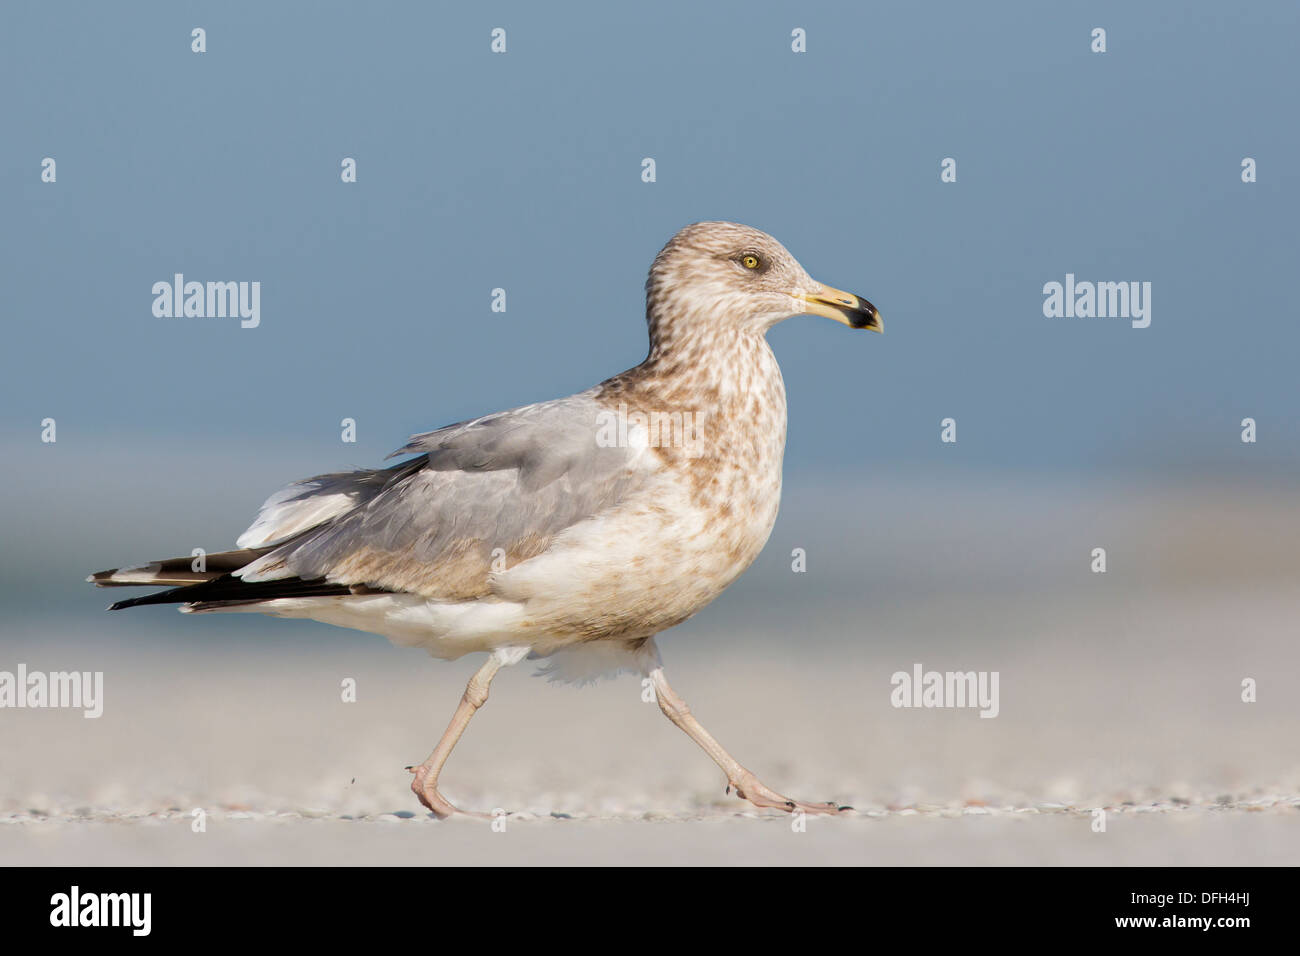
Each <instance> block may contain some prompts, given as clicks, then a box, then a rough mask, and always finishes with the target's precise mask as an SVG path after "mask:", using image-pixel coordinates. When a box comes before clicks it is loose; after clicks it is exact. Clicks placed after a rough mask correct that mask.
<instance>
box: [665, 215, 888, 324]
mask: <svg viewBox="0 0 1300 956" xmlns="http://www.w3.org/2000/svg"><path fill="white" fill-rule="evenodd" d="M805 312H812V313H814V314H816V315H823V316H826V317H827V318H830V319H834V320H835V321H836V322H842V323H843V324H844V325H847V326H848V327H849V328H853V329H871V330H872V331H874V332H880V331H882V330H883V328H884V326H883V325H882V323H881V321H880V313H879V312H877V311H876V307H875V306H873V305H872V304H871V303H870V302H868V301H867V300H866V299H863V298H861V297H859V296H856V295H854V294H853V293H851V292H842V291H840V290H839V289H835V288H832V287H831V286H828V285H825V284H823V283H821V282H818V281H817V280H816V279H814V278H813V277H812V276H810V275H809V274H808V273H807V272H806V271H805V270H804V267H803V266H801V265H800V264H799V261H798V260H797V259H795V257H794V256H792V255H790V253H789V252H788V251H787V250H786V248H785V246H783V245H781V243H779V242H777V241H776V240H775V239H773V238H772V237H771V236H769V235H768V234H767V233H765V232H762V231H761V230H758V229H754V228H752V227H750V226H742V225H740V224H739V223H734V222H697V223H693V224H692V225H689V226H687V227H686V228H685V229H683V230H681V232H679V233H677V235H675V236H673V237H672V239H670V240H669V241H668V244H667V245H666V246H664V247H663V249H661V250H660V252H659V255H657V256H656V257H655V261H654V265H653V266H651V267H650V278H649V279H647V280H646V318H647V321H648V322H649V324H650V334H651V338H652V339H662V338H664V337H676V336H678V335H682V334H689V333H690V332H691V331H697V332H698V331H702V330H704V329H709V328H720V327H726V326H731V327H739V328H741V329H744V330H751V331H756V332H758V333H759V334H762V333H764V332H766V331H767V330H768V329H770V328H771V327H772V326H774V325H776V323H778V322H780V321H781V320H782V319H787V318H789V317H790V316H792V315H800V314H802V313H805Z"/></svg>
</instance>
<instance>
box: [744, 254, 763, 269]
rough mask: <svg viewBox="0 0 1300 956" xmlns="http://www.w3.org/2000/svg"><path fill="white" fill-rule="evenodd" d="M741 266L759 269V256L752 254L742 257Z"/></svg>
mask: <svg viewBox="0 0 1300 956" xmlns="http://www.w3.org/2000/svg"><path fill="white" fill-rule="evenodd" d="M740 264H741V265H742V266H744V267H745V268H746V269H757V268H758V267H759V265H760V263H759V260H758V256H756V255H754V254H753V253H752V252H751V253H748V254H746V255H743V256H741V257H740Z"/></svg>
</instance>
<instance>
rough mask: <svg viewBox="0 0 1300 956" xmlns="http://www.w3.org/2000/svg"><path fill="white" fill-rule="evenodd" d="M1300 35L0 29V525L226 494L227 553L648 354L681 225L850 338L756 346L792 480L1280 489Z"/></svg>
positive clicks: (948, 17) (487, 17)
mask: <svg viewBox="0 0 1300 956" xmlns="http://www.w3.org/2000/svg"><path fill="white" fill-rule="evenodd" d="M1297 9H1298V8H1297V7H1295V5H1293V4H1251V5H1245V6H1238V7H1233V8H1222V7H1216V6H1213V5H1210V4H1202V3H1178V4H1174V3H1153V4H1140V5H1139V4H1118V3H1115V4H1105V3H1101V4H1097V3H1089V4H1041V3H1021V4H999V5H998V7H997V9H987V8H985V7H984V6H982V5H975V4H966V3H925V4H920V3H901V2H900V3H873V4H810V5H809V4H773V3H761V2H759V3H716V4H697V3H671V2H669V3H658V2H657V3H655V4H650V5H636V6H633V5H626V6H617V7H616V6H614V5H604V6H600V7H597V6H594V5H592V6H591V7H590V8H583V7H580V6H572V7H570V6H564V5H558V6H557V5H538V4H533V3H521V4H488V5H480V6H476V7H473V8H464V9H444V8H443V6H442V5H433V4H374V5H331V4H323V3H311V4H305V3H304V4H261V3H257V4H254V3H234V4H227V3H222V4H186V5H178V4H171V3H153V4H148V3H145V4H130V5H105V4H100V3H84V4H73V3H67V4H36V3H24V4H6V5H5V6H4V9H3V11H0V26H2V28H0V79H2V80H3V85H4V89H5V90H6V91H7V93H6V95H5V96H4V97H3V99H2V100H0V128H3V130H4V134H5V135H4V138H3V143H2V145H0V221H3V222H4V224H5V228H4V229H3V230H0V261H3V263H4V289H5V309H4V336H5V348H4V349H3V353H2V355H3V357H0V388H3V390H4V402H3V414H2V415H0V447H3V448H4V449H5V460H6V464H7V465H8V466H9V469H10V481H11V489H15V491H14V493H13V494H11V495H10V496H9V499H8V500H7V502H6V506H5V507H6V511H7V514H6V515H5V518H6V521H5V523H6V525H7V526H9V527H10V528H11V529H12V528H13V527H16V526H21V527H23V528H27V529H28V532H29V533H33V534H34V533H35V532H33V531H31V528H32V526H31V524H30V522H31V521H33V520H35V519H34V518H33V516H40V515H58V514H61V513H63V512H65V511H66V510H67V509H68V507H69V505H68V502H69V501H70V500H71V499H72V498H77V499H78V500H79V505H78V507H82V508H83V509H85V510H86V511H87V512H90V513H94V512H95V508H96V507H100V506H99V505H97V498H102V499H103V501H102V507H100V510H101V511H110V510H111V511H114V512H115V513H117V514H118V517H117V518H114V519H113V520H114V521H120V522H123V523H130V521H132V520H135V521H137V522H139V521H140V520H141V519H142V518H143V517H144V516H145V515H147V514H149V509H150V506H151V504H152V503H153V502H156V501H158V500H159V498H158V496H159V495H160V494H162V493H163V492H162V491H161V490H160V489H161V488H162V487H163V483H162V481H161V479H159V480H157V481H151V480H150V479H149V478H148V477H147V476H146V477H140V476H139V474H138V469H139V468H140V467H141V466H142V465H143V464H145V463H151V466H152V467H158V464H157V463H158V462H160V461H166V460H169V459H174V460H175V462H176V465H175V466H174V468H173V469H172V471H167V472H166V474H167V480H168V481H172V482H174V480H175V477H176V474H178V473H179V474H181V475H183V476H185V480H186V482H187V484H186V485H185V486H184V487H181V488H175V486H174V484H172V485H168V486H167V487H168V488H170V489H172V491H171V492H168V493H171V494H174V495H175V496H179V495H181V494H182V492H184V494H185V495H188V496H190V497H191V498H192V499H193V500H195V501H196V502H216V501H220V502H223V505H224V503H225V502H226V499H225V498H224V497H223V496H224V495H229V494H232V493H233V492H232V489H236V488H237V489H238V491H239V494H240V497H239V500H240V501H242V502H246V504H244V505H243V506H242V508H241V509H240V510H239V513H238V515H237V516H232V515H231V514H230V510H231V509H229V508H225V507H223V510H222V515H221V521H220V526H221V527H223V528H227V529H228V531H229V535H230V537H232V538H233V536H234V534H236V533H237V532H238V530H240V528H242V527H243V522H244V521H245V520H246V519H247V518H249V517H251V514H252V509H253V508H254V506H255V505H256V503H257V501H259V500H260V498H261V497H263V496H264V495H265V494H269V493H270V492H271V491H272V490H274V488H275V487H277V486H278V485H279V484H280V483H282V482H283V481H285V480H288V479H291V478H294V477H300V476H301V474H303V473H307V472H311V471H325V470H331V469H334V468H338V467H340V466H346V465H352V464H355V465H370V464H374V463H376V462H377V461H378V460H379V459H380V458H381V457H382V456H383V455H384V454H385V453H387V452H388V451H390V450H392V449H394V448H396V447H398V446H399V445H401V444H402V443H403V441H404V440H405V438H406V436H407V435H408V434H410V433H412V432H415V431H421V430H426V429H429V428H432V427H435V426H438V425H441V424H444V423H447V422H451V421H456V420H458V419H462V418H465V417H469V416H473V415H478V414H483V413H486V412H489V411H493V410H496V409H500V408H505V407H509V406H513V405H517V404H522V403H526V402H530V401H536V400H540V399H545V398H550V397H554V396H558V395H563V394H568V393H570V392H573V391H577V390H579V389H581V388H584V387H586V386H588V385H590V384H593V383H594V382H596V381H598V380H600V379H602V378H604V377H607V376H608V375H610V374H613V373H615V372H618V371H620V370H622V369H623V368H626V367H628V366H631V365H634V364H636V363H637V362H638V361H640V359H641V358H642V357H643V355H644V351H645V328H644V321H643V302H642V284H643V282H644V277H645V272H646V269H647V268H648V266H649V263H650V260H651V258H652V257H653V255H654V253H655V252H656V251H657V250H658V248H659V247H660V246H661V245H662V244H663V242H664V241H666V240H667V239H668V237H669V236H671V235H672V233H673V232H674V231H675V230H676V229H677V228H679V227H680V226H682V225H684V224H686V223H688V222H691V221H695V220H700V219H716V218H724V219H734V220H738V221H741V222H746V223H749V224H751V225H755V226H758V227H760V228H763V229H765V230H767V231H769V232H771V233H772V234H774V235H775V236H776V237H777V238H779V239H780V240H781V241H782V242H784V243H785V244H786V245H787V246H788V247H789V248H790V249H791V251H792V252H794V254H795V255H796V256H797V257H799V259H800V260H801V261H802V263H803V264H804V265H805V266H806V267H807V269H808V270H809V271H810V272H811V273H812V274H813V275H815V276H817V277H818V278H820V279H822V280H823V281H826V282H828V283H830V284H832V285H835V286H838V287H841V288H845V289H850V290H852V291H855V292H859V293H861V294H862V295H864V296H866V297H867V298H869V299H871V301H873V302H874V303H876V305H877V306H878V307H879V308H880V310H881V312H882V314H883V315H884V318H885V322H886V334H885V335H884V336H881V337H878V336H872V335H866V334H861V333H852V332H849V331H848V330H847V329H845V328H843V327H842V326H839V325H836V324H834V323H830V322H826V321H824V320H821V319H818V318H815V317H800V318H796V319H793V320H791V321H789V322H787V323H786V324H784V325H783V326H781V327H779V328H778V329H776V330H775V331H774V332H773V333H772V335H771V340H772V343H773V346H774V348H775V349H776V352H777V355H778V357H779V359H780V361H781V365H782V368H783V370H784V374H785V377H786V383H787V388H788V392H789V399H790V439H789V446H788V452H787V478H788V480H789V481H791V482H794V483H798V482H800V481H803V482H805V483H813V482H820V481H832V482H837V483H839V484H840V485H853V484H854V483H859V484H861V485H863V486H867V485H870V483H871V480H872V475H873V474H876V473H878V472H882V471H884V470H886V469H898V468H903V469H911V470H912V471H913V472H915V473H919V474H922V475H925V476H927V477H931V478H934V479H935V480H940V481H941V480H944V478H945V477H951V476H953V475H957V474H960V472H961V469H963V468H977V469H984V470H985V471H990V470H991V471H994V472H1001V473H1004V474H1006V475H1008V476H1014V477H1015V478H1016V480H1017V481H1019V480H1021V479H1023V478H1024V477H1025V476H1034V475H1041V474H1048V475H1056V476H1057V477H1058V478H1059V479H1060V480H1063V481H1067V482H1068V481H1074V480H1077V479H1079V478H1080V477H1082V476H1101V477H1108V476H1116V475H1124V474H1129V473H1132V472H1134V471H1138V472H1145V473H1153V474H1157V475H1161V474H1166V475H1175V476H1177V477H1180V478H1189V477H1191V478H1195V477H1197V476H1201V475H1211V476H1216V480H1227V481H1236V480H1239V479H1240V480H1247V479H1251V478H1257V477H1261V476H1264V477H1269V478H1270V479H1271V480H1276V479H1281V480H1282V481H1284V482H1287V481H1293V480H1294V477H1295V475H1296V473H1297V472H1296V465H1297V464H1298V463H1300V415H1297V388H1296V374H1295V362H1296V356H1297V354H1300V323H1297V321H1296V315H1295V301H1294V291H1293V290H1294V287H1295V286H1294V278H1293V276H1294V271H1295V261H1296V231H1295V222H1296V213H1297V201H1296V199H1297V195H1296V187H1295V180H1294V177H1293V176H1291V175H1290V171H1289V164H1290V162H1291V160H1292V157H1294V156H1295V155H1297V154H1300V141H1298V140H1300V131H1298V129H1297V126H1296V124H1295V122H1294V113H1295V102H1294V101H1295V90H1296V84H1295V64H1294V44H1295V37H1296V28H1297V20H1298V19H1300V14H1298V13H1297ZM194 27H203V28H204V29H205V30H206V39H207V51H206V52H205V53H202V54H196V53H193V52H192V51H191V30H192V29H193V28H194ZM495 27H502V28H504V29H505V30H506V31H507V50H508V52H507V53H506V54H504V55H497V54H493V53H491V52H490V50H489V43H490V31H491V30H492V29H493V28H495ZM796 27H798V28H802V29H804V30H806V33H807V52H806V53H802V54H796V53H793V52H792V51H791V48H790V47H791V30H792V29H794V28H796ZM1095 27H1102V28H1104V29H1106V31H1107V47H1108V49H1107V52H1105V53H1093V52H1091V50H1090V44H1091V31H1092V30H1093V28H1095ZM45 157H51V158H53V159H55V161H56V163H57V182H55V183H43V182H42V181H41V162H42V160H43V159H44V158H45ZM344 157H353V158H355V159H356V161H357V164H358V165H357V169H358V181H357V182H356V183H355V184H344V183H342V182H341V181H340V162H341V160H342V159H343V158H344ZM645 157H653V158H654V159H655V161H656V167H657V168H656V171H657V181H656V182H654V183H652V184H647V183H644V182H642V181H641V175H640V174H641V168H642V167H641V163H642V159H643V158H645ZM945 157H952V158H955V159H956V161H957V172H958V176H957V181H956V182H955V183H943V182H941V181H940V162H941V160H943V159H944V158H945ZM1243 157H1252V158H1254V159H1255V160H1256V162H1257V164H1258V181H1257V182H1255V183H1252V184H1246V183H1243V182H1242V181H1241V175H1240V173H1241V161H1242V159H1243ZM177 272H181V273H184V274H185V275H186V276H187V277H188V278H191V279H197V280H200V281H207V280H213V281H218V280H222V281H224V280H236V281H258V282H260V283H261V290H262V292H261V324H260V326H259V327H258V328H256V329H241V328H240V327H239V324H238V322H237V321H235V320H230V319H161V318H157V317H155V316H154V315H153V313H152V309H151V306H152V302H153V295H152V293H151V288H152V286H153V284H154V283H155V282H158V281H169V280H170V279H171V277H172V276H173V274H174V273H177ZM1067 273H1073V274H1074V275H1076V277H1077V278H1078V279H1080V280H1091V281H1140V282H1150V283H1151V284H1152V322H1151V326H1150V327H1149V328H1146V329H1133V328H1131V327H1130V325H1129V323H1128V322H1126V321H1123V320H1115V319H1049V318H1046V317H1045V316H1044V315H1043V308H1042V306H1043V292H1042V289H1043V285H1044V283H1047V282H1052V281H1058V282H1059V281H1063V280H1064V278H1065V276H1066V274H1067ZM497 287H502V288H505V289H506V290H507V294H508V310H507V312H506V313H504V314H499V313H493V312H492V311H491V310H490V301H491V290H492V289H494V288H497ZM950 416H951V417H954V418H956V419H957V421H958V429H959V431H958V435H959V441H958V443H957V444H956V445H944V444H942V443H941V442H940V441H939V422H940V420H941V419H942V418H945V417H950ZM1247 416H1249V417H1253V418H1255V419H1256V420H1257V421H1258V423H1259V424H1258V429H1259V441H1258V443H1257V444H1255V445H1243V444H1242V443H1241V442H1240V440H1239V433H1240V425H1239V422H1240V420H1241V419H1242V418H1243V417H1247ZM47 417H52V418H54V419H56V421H57V423H58V439H59V440H58V443H57V445H55V446H50V445H44V444H42V443H41V442H40V422H41V421H42V419H45V418H47ZM344 417H351V418H354V419H355V420H356V421H357V423H358V441H357V443H356V444H355V445H344V444H342V443H341V442H340V441H339V433H340V428H339V423H340V420H341V419H343V418H344ZM214 462H215V463H217V464H213V463H214ZM187 463H189V464H187ZM197 463H201V465H200V464H197ZM187 469H188V470H187ZM293 469H303V471H297V470H293ZM164 471H165V469H164ZM107 476H112V479H111V480H110V481H108V484H107V487H109V488H111V489H113V491H112V492H111V493H110V492H109V491H106V490H105V485H104V484H102V483H103V482H104V481H105V480H106V477H107ZM133 481H138V484H135V485H134V486H133V484H132V482H133ZM168 500H169V501H170V499H168ZM132 501H135V502H136V504H134V505H132V504H131V502H132ZM171 503H172V504H173V505H176V506H177V507H179V506H180V500H179V497H177V498H176V501H174V502H171ZM196 506H197V505H196ZM123 509H126V513H125V515H122V514H121V513H122V511H123ZM173 517H174V516H173ZM106 520H107V519H106ZM169 520H170V519H169ZM212 520H213V521H214V522H215V516H214V517H213V519H212ZM68 531H69V533H70V534H71V533H75V534H77V535H79V536H80V535H84V534H85V533H86V532H85V530H84V529H83V528H77V529H71V528H70V529H68ZM203 540H207V538H206V537H204V538H203ZM221 543H222V542H215V543H214V544H216V545H220V544H221ZM47 544H48V546H49V547H56V546H58V547H62V545H60V544H58V542H57V541H56V542H54V543H48V542H47ZM128 556H129V555H128ZM145 556H148V557H157V556H159V555H154V554H148V555H135V557H145ZM85 560H89V559H85ZM88 569H89V568H87V570H88Z"/></svg>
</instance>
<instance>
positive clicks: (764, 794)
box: [648, 666, 853, 813]
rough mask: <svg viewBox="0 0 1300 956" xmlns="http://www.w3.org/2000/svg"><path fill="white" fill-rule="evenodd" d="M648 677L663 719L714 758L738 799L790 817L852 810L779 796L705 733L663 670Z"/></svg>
mask: <svg viewBox="0 0 1300 956" xmlns="http://www.w3.org/2000/svg"><path fill="white" fill-rule="evenodd" d="M648 676H649V678H650V680H651V681H652V682H653V684H654V688H655V697H656V699H657V700H658V701H659V709H660V710H662V711H663V712H664V716H666V717H667V718H668V719H669V720H671V721H672V722H673V723H674V724H676V725H677V726H678V727H680V728H681V729H682V730H683V731H685V732H686V735H687V736H688V737H690V738H691V739H692V740H694V741H695V742H696V743H697V744H699V745H700V747H701V748H703V750H704V752H705V753H706V754H708V755H709V756H710V757H712V758H713V762H714V763H716V764H717V765H718V766H719V767H721V768H722V772H723V773H725V774H726V775H727V783H728V784H730V786H731V787H732V788H734V789H735V791H736V795H737V796H739V797H741V798H743V799H745V800H748V801H749V802H750V803H752V804H753V805H754V806H756V807H773V808H775V809H777V810H785V811H786V812H787V813H793V812H794V811H796V810H802V811H803V812H804V813H839V812H840V811H842V810H851V809H853V808H852V807H841V806H838V805H836V804H834V803H802V802H800V801H798V800H791V799H790V798H789V797H786V796H782V795H781V794H779V793H777V792H776V791H775V790H773V789H772V788H771V787H769V786H767V785H766V784H764V783H763V781H761V780H759V779H758V778H757V777H756V776H754V774H753V773H752V772H750V771H749V770H746V769H745V767H744V766H742V765H741V763H740V762H739V761H738V760H736V758H735V757H733V756H731V754H729V753H727V751H726V750H724V749H723V748H722V744H720V743H718V742H717V741H716V740H714V739H713V735H712V734H710V733H709V732H708V731H707V730H705V729H704V727H703V726H702V725H701V724H700V722H699V721H698V720H696V719H695V717H694V716H693V715H692V714H691V710H690V708H689V707H687V706H686V701H684V700H682V699H681V698H680V697H678V696H677V692H676V691H674V690H673V689H672V687H670V686H669V684H668V679H667V678H666V677H664V671H663V668H662V667H658V666H656V667H654V668H653V669H652V670H651V671H650V672H649V674H648Z"/></svg>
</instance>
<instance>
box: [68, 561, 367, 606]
mask: <svg viewBox="0 0 1300 956" xmlns="http://www.w3.org/2000/svg"><path fill="white" fill-rule="evenodd" d="M270 550H272V549H271V548H242V549H240V550H238V551H222V552H220V553H218V554H209V555H206V556H205V557H204V570H202V571H195V570H194V560H195V559H194V558H168V559H166V560H165V561H152V562H150V563H149V564H145V565H141V566H139V567H134V568H113V569H111V570H108V571H100V572H98V573H97V574H92V575H91V576H90V577H88V578H86V580H87V581H89V582H90V583H91V584H94V585H96V586H98V587H101V588H105V587H109V588H111V587H131V586H135V587H139V586H149V585H153V586H165V587H169V588H170V589H169V590H166V591H158V592H156V593H154V594H147V595H145V596H143V597H138V598H129V599H127V600H125V601H117V602H116V603H114V604H111V605H109V608H108V609H109V610H110V611H120V610H123V609H124V608H128V607H139V606H141V605H146V604H185V605H189V607H186V608H182V610H190V611H215V610H220V609H221V608H224V607H233V606H236V605H247V604H260V603H261V602H263V601H273V600H275V599H277V598H302V597H330V596H333V595H339V594H351V593H353V591H352V589H351V588H349V587H348V586H347V585H345V584H331V583H329V582H328V581H324V580H315V581H304V580H303V579H302V578H284V579H281V580H277V581H257V582H246V581H244V580H242V579H240V578H237V577H235V576H234V573H233V572H235V571H238V570H239V569H240V568H243V567H244V566H246V565H248V564H249V563H251V562H253V561H255V560H257V559H258V558H260V557H261V556H262V555H264V554H266V553H267V552H268V551H270Z"/></svg>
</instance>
